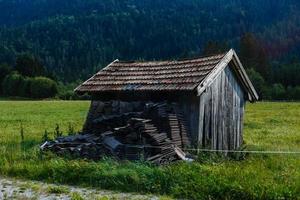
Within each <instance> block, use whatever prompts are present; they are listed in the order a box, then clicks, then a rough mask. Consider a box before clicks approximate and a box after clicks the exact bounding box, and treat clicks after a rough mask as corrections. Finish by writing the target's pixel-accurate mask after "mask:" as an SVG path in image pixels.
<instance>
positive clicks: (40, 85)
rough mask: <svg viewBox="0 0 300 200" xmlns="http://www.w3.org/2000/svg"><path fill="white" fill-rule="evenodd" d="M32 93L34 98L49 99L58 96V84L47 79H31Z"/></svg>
mask: <svg viewBox="0 0 300 200" xmlns="http://www.w3.org/2000/svg"><path fill="white" fill-rule="evenodd" d="M30 93H31V97H33V98H49V97H54V96H55V95H56V94H57V84H56V82H55V81H53V80H51V79H49V78H46V77H36V78H33V79H31V84H30Z"/></svg>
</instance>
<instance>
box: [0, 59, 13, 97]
mask: <svg viewBox="0 0 300 200" xmlns="http://www.w3.org/2000/svg"><path fill="white" fill-rule="evenodd" d="M10 72H11V68H10V66H8V65H7V64H0V94H2V82H3V80H4V78H5V77H6V76H7V75H8V74H10Z"/></svg>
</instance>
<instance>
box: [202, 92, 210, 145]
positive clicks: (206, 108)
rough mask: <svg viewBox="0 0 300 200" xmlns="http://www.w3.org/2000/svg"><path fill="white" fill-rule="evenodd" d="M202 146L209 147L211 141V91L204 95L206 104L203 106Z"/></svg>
mask: <svg viewBox="0 0 300 200" xmlns="http://www.w3.org/2000/svg"><path fill="white" fill-rule="evenodd" d="M204 113H205V114H204V135H205V138H204V143H205V144H204V145H205V147H207V146H208V145H211V141H212V128H211V127H212V125H211V124H212V97H211V91H210V89H209V91H208V92H207V95H206V104H205V106H204Z"/></svg>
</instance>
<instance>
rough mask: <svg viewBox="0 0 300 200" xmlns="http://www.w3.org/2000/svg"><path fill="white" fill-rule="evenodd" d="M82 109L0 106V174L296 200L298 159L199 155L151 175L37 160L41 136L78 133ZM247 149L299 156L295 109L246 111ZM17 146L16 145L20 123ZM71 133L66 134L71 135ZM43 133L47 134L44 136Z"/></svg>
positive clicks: (120, 167) (107, 164)
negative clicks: (194, 159)
mask: <svg viewBox="0 0 300 200" xmlns="http://www.w3.org/2000/svg"><path fill="white" fill-rule="evenodd" d="M88 104H89V103H88V102H0V110H1V116H0V144H1V145H0V174H2V175H5V176H14V177H20V178H25V179H33V180H42V181H48V182H54V183H68V184H76V185H83V186H93V187H99V188H104V189H111V190H119V191H126V192H139V193H155V194H166V195H170V196H173V197H176V198H188V199H209V198H211V199H297V198H299V196H300V169H299V168H300V157H299V155H298V156H297V155H248V156H246V159H244V160H241V161H236V160H232V159H228V158H227V159H226V158H220V157H218V156H217V158H213V157H211V156H205V155H202V156H201V155H200V156H201V157H200V159H199V160H198V161H197V162H193V163H185V162H178V163H174V164H171V165H169V166H163V167H157V166H152V165H150V164H147V163H133V162H126V161H123V162H117V161H114V160H111V159H103V160H101V161H98V162H90V161H87V160H69V159H65V158H59V157H56V156H54V155H50V154H49V155H41V154H40V152H39V149H38V145H39V144H40V142H41V140H42V137H43V135H44V133H45V129H46V130H47V131H48V132H49V135H51V134H54V132H55V128H56V124H59V127H60V130H61V131H62V132H63V133H64V134H68V131H69V130H70V123H71V124H72V126H73V127H74V130H75V131H78V130H80V128H81V127H82V124H83V121H84V118H85V115H86V112H87V109H88ZM246 113H247V114H246V120H245V142H246V144H247V145H248V148H249V149H263V150H294V151H299V150H300V145H299V141H300V123H299V122H300V104H299V103H258V104H254V105H247V110H246ZM21 122H22V126H23V129H24V133H23V134H24V141H23V142H22V141H21V137H20V123H21ZM72 129H73V128H72ZM50 130H51V131H50Z"/></svg>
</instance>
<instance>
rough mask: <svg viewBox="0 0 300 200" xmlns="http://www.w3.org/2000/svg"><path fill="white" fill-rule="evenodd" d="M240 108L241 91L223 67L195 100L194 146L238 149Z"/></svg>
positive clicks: (241, 118) (234, 79)
mask: <svg viewBox="0 0 300 200" xmlns="http://www.w3.org/2000/svg"><path fill="white" fill-rule="evenodd" d="M244 106H245V94H244V91H243V90H242V88H241V86H240V84H239V82H238V80H237V78H236V77H235V75H234V73H233V72H232V69H231V68H230V66H227V67H226V68H225V70H223V71H222V72H221V74H220V75H219V76H218V77H217V78H216V79H215V80H214V82H213V83H212V85H210V87H208V88H207V89H206V91H205V92H204V93H203V94H202V95H201V96H200V98H199V132H198V134H199V135H198V144H199V145H200V146H201V147H204V148H211V149H219V150H221V149H225V150H228V149H237V148H239V147H240V146H241V144H242V142H243V133H242V130H243V116H244Z"/></svg>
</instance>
